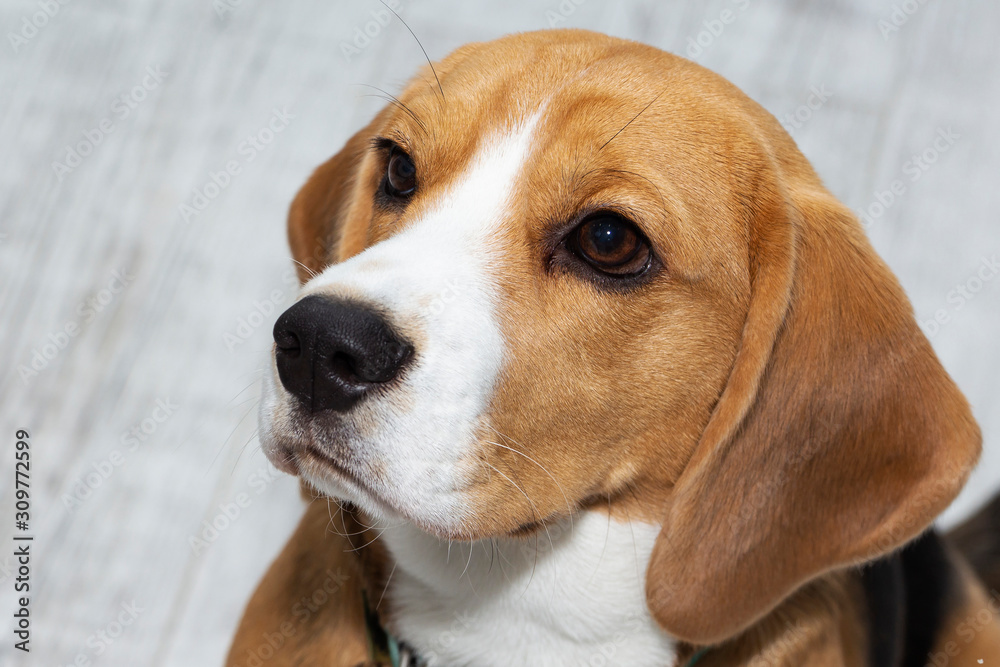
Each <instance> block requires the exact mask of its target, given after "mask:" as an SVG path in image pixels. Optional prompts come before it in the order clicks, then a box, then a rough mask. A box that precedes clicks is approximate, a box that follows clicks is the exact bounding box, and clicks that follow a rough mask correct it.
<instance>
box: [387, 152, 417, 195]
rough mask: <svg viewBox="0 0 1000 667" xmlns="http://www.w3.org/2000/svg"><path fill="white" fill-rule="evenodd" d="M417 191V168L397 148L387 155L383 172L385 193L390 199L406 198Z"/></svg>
mask: <svg viewBox="0 0 1000 667" xmlns="http://www.w3.org/2000/svg"><path fill="white" fill-rule="evenodd" d="M416 189H417V167H416V166H415V165H414V164H413V160H412V159H410V156H409V155H407V154H406V153H404V152H403V151H402V150H401V149H399V148H393V149H392V152H391V153H390V154H389V164H388V166H387V167H386V170H385V191H386V194H388V195H389V196H391V197H408V196H410V195H412V194H413V191H414V190H416Z"/></svg>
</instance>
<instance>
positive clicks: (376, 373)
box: [274, 295, 413, 412]
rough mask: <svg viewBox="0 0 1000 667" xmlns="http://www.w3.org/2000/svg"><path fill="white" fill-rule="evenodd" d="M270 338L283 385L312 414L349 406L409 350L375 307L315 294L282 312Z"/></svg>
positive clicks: (391, 372)
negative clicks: (373, 308)
mask: <svg viewBox="0 0 1000 667" xmlns="http://www.w3.org/2000/svg"><path fill="white" fill-rule="evenodd" d="M274 342H275V345H276V350H275V361H276V362H277V366H278V377H279V378H281V384H283V385H284V386H285V389H287V390H288V391H289V392H291V393H292V394H294V395H295V396H297V397H298V398H299V400H301V401H302V402H303V404H304V405H306V406H307V407H308V408H309V409H310V410H311V411H312V412H318V411H320V410H339V411H344V410H348V409H349V408H351V407H352V406H353V405H354V404H355V403H357V402H358V401H359V400H361V398H362V397H363V396H364V395H365V394H366V393H368V392H369V391H371V390H372V389H373V388H375V387H377V386H379V385H380V384H381V383H385V382H388V381H389V380H392V379H393V378H394V377H396V376H397V375H398V374H399V370H400V369H401V368H402V367H403V364H404V363H405V362H406V360H407V359H408V358H409V357H410V355H411V354H412V353H413V347H412V346H410V345H409V343H407V342H406V341H405V340H403V339H401V338H400V337H399V336H397V335H396V334H395V333H393V331H392V329H391V328H390V327H389V324H388V323H387V322H386V321H385V319H383V318H382V316H381V315H379V314H378V313H376V312H375V311H374V310H372V309H370V308H366V307H365V306H362V305H359V304H357V303H352V302H350V301H342V300H336V299H332V298H327V297H321V296H315V295H314V296H307V297H306V298H304V299H302V300H301V301H299V302H298V303H296V304H295V305H294V306H292V307H291V308H289V309H288V310H286V311H285V312H284V313H282V315H281V317H279V318H278V321H277V322H275V324H274Z"/></svg>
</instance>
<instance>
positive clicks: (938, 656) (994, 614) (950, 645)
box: [927, 552, 1000, 667]
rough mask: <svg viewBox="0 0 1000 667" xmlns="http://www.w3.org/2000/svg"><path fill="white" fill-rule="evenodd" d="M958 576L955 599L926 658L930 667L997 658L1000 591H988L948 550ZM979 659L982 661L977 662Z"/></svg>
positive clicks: (968, 665) (973, 666) (973, 665)
mask: <svg viewBox="0 0 1000 667" xmlns="http://www.w3.org/2000/svg"><path fill="white" fill-rule="evenodd" d="M950 557H951V559H952V560H953V562H954V564H955V568H956V572H957V573H958V575H959V577H960V582H959V584H958V600H957V602H956V603H955V605H954V608H953V609H951V611H950V613H949V614H948V616H947V619H946V620H945V622H944V624H943V626H942V628H941V634H940V636H939V637H938V639H937V642H936V645H935V646H934V649H933V650H932V651H931V654H930V656H929V658H928V661H927V664H928V666H929V667H981V666H982V665H992V664H996V661H997V659H998V658H1000V591H992V592H988V591H987V590H986V589H985V588H984V587H983V585H982V583H981V582H980V580H979V578H978V577H976V575H975V574H974V573H973V572H972V570H971V568H970V567H969V566H968V564H967V563H966V562H965V561H964V560H963V559H962V558H961V557H960V556H959V555H958V554H957V553H954V552H952V553H951V554H950ZM980 660H982V662H979V661H980Z"/></svg>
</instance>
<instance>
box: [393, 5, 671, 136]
mask: <svg viewBox="0 0 1000 667" xmlns="http://www.w3.org/2000/svg"><path fill="white" fill-rule="evenodd" d="M383 4H385V3H383ZM664 92H665V91H660V94H659V95H657V96H656V97H654V98H653V99H652V100H651V101H650V103H649V104H647V105H646V106H644V107H643V108H642V111H640V112H639V113H637V114H636V115H635V116H634V117H633V118H632V120H630V121H629V122H627V123H625V126H624V127H622V129H620V130H618V131H617V132H615V134H614V136H613V137H611V138H610V139H608V140H607V141H605V142H604V145H603V146H601V147H600V148H598V149H597V152H598V153H599V152H601V151H603V150H604V146H607V145H608V144H610V143H611V142H612V141H614V140H615V137H617V136H618V135H619V134H621V133H622V132H624V131H625V128H626V127H628V126H629V125H631V124H632V123H634V122H635V119H636V118H638V117H639V116H641V115H642V114H643V113H645V111H646V109H648V108H649V107H651V106H653V102H655V101H656V100H658V99H660V95H663V93H664Z"/></svg>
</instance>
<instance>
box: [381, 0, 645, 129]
mask: <svg viewBox="0 0 1000 667" xmlns="http://www.w3.org/2000/svg"><path fill="white" fill-rule="evenodd" d="M379 2H381V3H382V4H383V5H384V6H385V8H386V9H388V10H389V11H390V12H392V13H393V14H395V16H396V18H397V19H399V22H400V23H402V24H403V25H404V26H406V29H407V30H409V31H410V34H411V35H413V39H415V40H417V46H419V47H420V50H421V51H423V52H424V58H425V59H426V60H427V64H428V65H430V66H431V72H432V73H433V74H434V80H435V81H437V86H438V90H439V91H440V92H441V101H444V88H442V87H441V79H439V78H438V73H437V70H436V69H434V63H432V62H431V59H430V56H428V55H427V50H426V49H425V48H424V45H423V44H421V43H420V38H419V37H417V34H416V33H415V32H413V29H411V28H410V26H409V25H407V23H406V21H404V20H403V17H402V16H400V15H399V14H397V13H396V10H395V9H393V8H392V7H390V6H389V5H387V4H386V3H385V0H379ZM643 111H645V109H643ZM640 113H641V112H640Z"/></svg>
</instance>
